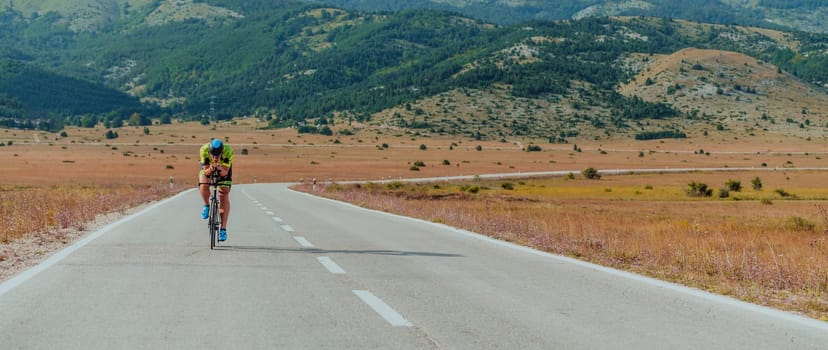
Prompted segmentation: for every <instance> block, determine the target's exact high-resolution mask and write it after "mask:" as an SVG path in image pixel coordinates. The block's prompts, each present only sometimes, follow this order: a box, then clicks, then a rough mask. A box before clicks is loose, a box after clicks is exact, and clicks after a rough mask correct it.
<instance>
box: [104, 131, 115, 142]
mask: <svg viewBox="0 0 828 350" xmlns="http://www.w3.org/2000/svg"><path fill="white" fill-rule="evenodd" d="M105 136H106V138H107V139H108V140H111V139H117V138H118V133H117V132H114V131H112V130H107V131H106V135H105Z"/></svg>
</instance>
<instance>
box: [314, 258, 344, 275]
mask: <svg viewBox="0 0 828 350" xmlns="http://www.w3.org/2000/svg"><path fill="white" fill-rule="evenodd" d="M316 260H319V263H320V264H322V266H325V268H326V269H328V271H329V272H330V273H332V274H335V275H342V274H344V273H345V270H343V269H342V268H341V267H339V265H337V264H336V263H335V262H334V261H333V260H331V258H329V257H327V256H320V257H318V258H316Z"/></svg>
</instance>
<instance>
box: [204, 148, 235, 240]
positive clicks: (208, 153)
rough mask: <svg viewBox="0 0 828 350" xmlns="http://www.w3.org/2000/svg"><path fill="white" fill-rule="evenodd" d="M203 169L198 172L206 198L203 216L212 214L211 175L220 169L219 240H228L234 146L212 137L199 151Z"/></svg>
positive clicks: (206, 216) (205, 217)
mask: <svg viewBox="0 0 828 350" xmlns="http://www.w3.org/2000/svg"><path fill="white" fill-rule="evenodd" d="M198 158H199V162H200V163H201V171H200V172H199V174H198V184H199V191H201V198H202V199H203V200H204V208H203V209H202V210H201V218H202V219H207V218H208V217H209V216H210V205H209V204H208V203H209V200H210V180H209V176H210V175H211V174H213V172H215V171H218V174H219V179H218V186H219V213H221V229H220V230H219V237H218V240H219V241H225V240H227V219H228V218H229V217H230V186H232V185H233V179H232V177H233V148H232V147H230V145H226V144H224V143H223V142H221V140H219V139H215V138H214V139H212V140H210V142H208V143H206V144H204V146H201V150H200V151H199V157H198Z"/></svg>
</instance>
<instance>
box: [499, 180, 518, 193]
mask: <svg viewBox="0 0 828 350" xmlns="http://www.w3.org/2000/svg"><path fill="white" fill-rule="evenodd" d="M500 187H503V189H504V190H510V191H511V190H514V189H515V184H513V183H511V182H504V183H502V184H500Z"/></svg>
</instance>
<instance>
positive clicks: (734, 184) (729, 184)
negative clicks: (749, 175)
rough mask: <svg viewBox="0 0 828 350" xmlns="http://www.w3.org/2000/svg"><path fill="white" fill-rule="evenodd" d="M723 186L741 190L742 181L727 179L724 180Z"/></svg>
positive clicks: (737, 190)
mask: <svg viewBox="0 0 828 350" xmlns="http://www.w3.org/2000/svg"><path fill="white" fill-rule="evenodd" d="M725 188H727V189H728V190H730V191H733V192H739V191H741V190H742V182H741V181H739V180H727V182H725Z"/></svg>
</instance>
